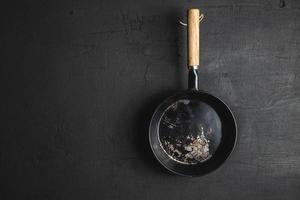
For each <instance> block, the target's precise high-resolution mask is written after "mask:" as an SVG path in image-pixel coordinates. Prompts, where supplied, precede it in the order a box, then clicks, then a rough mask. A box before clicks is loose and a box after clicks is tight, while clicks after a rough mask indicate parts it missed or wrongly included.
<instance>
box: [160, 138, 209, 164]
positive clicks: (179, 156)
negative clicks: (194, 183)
mask: <svg viewBox="0 0 300 200" xmlns="http://www.w3.org/2000/svg"><path fill="white" fill-rule="evenodd" d="M162 147H163V149H164V150H165V151H166V153H167V154H168V155H169V156H170V157H171V158H172V159H174V160H176V161H179V162H183V163H185V164H196V163H198V162H202V161H205V160H207V159H208V158H210V156H211V154H210V153H209V140H208V139H207V138H206V137H205V136H204V135H203V134H201V135H197V136H196V137H194V136H193V135H187V136H179V137H177V138H175V139H172V138H171V137H167V138H164V139H163V141H162Z"/></svg>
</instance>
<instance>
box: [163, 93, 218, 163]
mask: <svg viewBox="0 0 300 200" xmlns="http://www.w3.org/2000/svg"><path fill="white" fill-rule="evenodd" d="M221 124H222V123H221V120H220V117H219V115H218V114H217V112H216V111H215V110H214V109H213V108H212V107H211V106H210V105H209V104H207V103H205V102H202V101H199V100H197V99H193V98H191V99H190V98H183V99H177V100H176V101H175V102H173V103H171V104H170V105H169V106H168V107H167V108H166V109H165V110H164V111H163V113H162V115H161V118H160V120H159V125H158V139H159V145H160V146H161V148H162V149H163V151H164V152H165V153H166V154H167V155H168V157H169V158H171V159H172V160H174V161H176V162H178V163H181V164H185V165H194V164H198V163H202V162H204V161H207V160H209V159H210V158H211V157H212V155H213V154H214V153H215V151H216V150H217V148H218V146H219V145H220V142H221V139H222V125H221Z"/></svg>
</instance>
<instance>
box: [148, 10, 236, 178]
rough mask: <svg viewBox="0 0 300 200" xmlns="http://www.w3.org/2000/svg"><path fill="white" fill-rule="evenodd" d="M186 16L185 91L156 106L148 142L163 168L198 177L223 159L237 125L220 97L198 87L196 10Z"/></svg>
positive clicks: (231, 146)
mask: <svg viewBox="0 0 300 200" xmlns="http://www.w3.org/2000/svg"><path fill="white" fill-rule="evenodd" d="M187 15H188V16H187V19H188V27H187V31H188V68H189V83H188V85H189V90H187V91H185V92H181V93H177V94H175V95H173V96H171V97H169V98H168V99H166V100H165V101H163V102H162V103H161V104H160V105H159V106H158V108H157V109H156V110H155V112H154V114H153V117H152V120H151V123H150V128H149V141H150V145H151V148H152V151H153V153H154V155H155V156H156V158H157V160H158V161H159V162H160V163H161V164H162V165H163V166H164V167H165V168H166V169H168V170H169V171H172V172H174V173H176V174H179V175H183V176H200V175H203V174H206V173H209V172H211V171H213V170H215V169H216V168H218V167H219V166H220V165H221V164H222V163H224V162H225V160H226V159H227V158H228V156H229V155H230V153H231V152H232V151H233V149H234V146H235V143H236V139H237V127H236V121H235V118H234V116H233V114H232V112H231V110H230V109H229V107H228V106H227V105H226V104H225V103H224V102H223V101H222V100H220V99H219V98H217V97H215V96H213V95H211V94H208V93H206V92H204V91H199V90H198V65H199V16H200V15H199V10H198V9H189V10H188V12H187Z"/></svg>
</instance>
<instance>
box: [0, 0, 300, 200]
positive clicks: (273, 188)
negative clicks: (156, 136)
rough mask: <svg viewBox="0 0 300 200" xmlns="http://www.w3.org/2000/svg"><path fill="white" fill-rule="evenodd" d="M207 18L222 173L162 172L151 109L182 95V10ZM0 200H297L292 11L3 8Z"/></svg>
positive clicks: (296, 35)
mask: <svg viewBox="0 0 300 200" xmlns="http://www.w3.org/2000/svg"><path fill="white" fill-rule="evenodd" d="M192 6H195V7H199V8H201V9H202V11H203V12H204V13H205V16H206V17H205V20H204V21H203V23H202V26H201V27H202V29H201V36H202V40H201V50H202V51H201V52H202V54H201V57H202V60H201V63H202V67H201V68H200V72H199V74H200V77H199V80H200V84H199V87H200V89H204V90H206V91H208V92H210V93H212V94H214V95H216V96H218V97H220V98H221V99H223V100H224V101H225V102H226V103H228V105H229V106H230V108H231V109H232V110H233V112H234V113H235V115H236V117H237V122H238V132H239V138H238V143H237V147H236V150H235V152H234V153H233V155H232V156H231V157H230V158H229V160H228V161H227V162H226V163H225V165H223V166H222V167H221V168H220V169H218V170H217V171H216V172H214V173H211V174H209V175H207V176H204V177H200V178H182V177H177V176H174V175H171V174H169V173H168V172H166V171H165V170H164V169H163V168H162V167H161V166H160V165H159V164H158V162H157V161H156V160H155V159H154V158H153V156H152V154H151V152H150V150H149V148H150V147H149V145H148V141H147V136H148V135H147V134H148V125H149V120H150V116H151V114H152V113H153V111H154V108H155V107H156V106H157V105H158V104H159V102H160V101H161V100H162V99H164V98H165V97H167V96H169V95H170V94H172V93H173V92H174V91H177V90H183V89H185V88H186V87H187V70H186V69H185V67H184V66H185V63H186V59H185V58H186V53H185V49H186V45H185V37H186V34H185V28H184V27H181V26H179V25H178V22H177V20H178V17H180V16H184V14H185V10H186V8H188V7H192ZM0 15H1V35H0V43H1V45H0V47H1V73H0V74H1V79H0V80H1V94H2V95H1V104H0V105H1V126H0V156H1V160H0V169H1V170H0V184H1V187H0V198H1V199H5V200H6V199H74V200H75V199H151V200H152V199H173V200H175V199H186V200H188V199H208V200H211V199H251V200H252V199H255V200H256V199H257V200H258V199H264V200H268V199H270V200H271V199H272V200H277V199H278V200H279V199H280V200H281V199H288V200H296V199H299V198H300V164H299V162H300V145H299V143H300V134H299V133H300V131H299V130H300V114H299V113H300V67H299V66H300V56H299V54H300V1H297V0H268V1H259V0H240V1H235V0H233V1H229V0H228V1H227V0H226V1H225V0H213V1H211V0H209V1H174V0H167V1H153V0H151V1H150V0H148V1H146V0H140V1H133V0H132V1H131V0H130V1H129V0H128V1H125V0H124V1H121V0H119V1H115V0H110V1H108V0H105V1H104V0H103V1H101V0H100V1H66V0H61V1H43V0H42V1H41V0H40V1H38V0H32V1H19V2H13V1H11V2H10V3H9V4H7V3H3V2H2V3H1V12H0Z"/></svg>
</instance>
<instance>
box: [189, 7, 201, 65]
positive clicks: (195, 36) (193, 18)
mask: <svg viewBox="0 0 300 200" xmlns="http://www.w3.org/2000/svg"><path fill="white" fill-rule="evenodd" d="M199 17H200V11H199V9H189V10H188V11H187V35H188V52H187V54H188V66H198V65H199V57H200V56H199V53H200V49H199V47H200V38H199V32H200V26H199V24H200V23H199Z"/></svg>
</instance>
